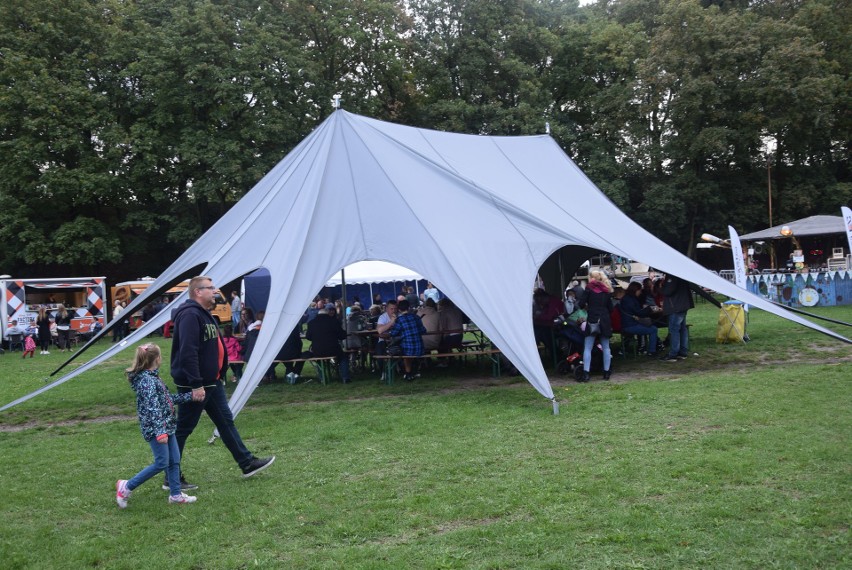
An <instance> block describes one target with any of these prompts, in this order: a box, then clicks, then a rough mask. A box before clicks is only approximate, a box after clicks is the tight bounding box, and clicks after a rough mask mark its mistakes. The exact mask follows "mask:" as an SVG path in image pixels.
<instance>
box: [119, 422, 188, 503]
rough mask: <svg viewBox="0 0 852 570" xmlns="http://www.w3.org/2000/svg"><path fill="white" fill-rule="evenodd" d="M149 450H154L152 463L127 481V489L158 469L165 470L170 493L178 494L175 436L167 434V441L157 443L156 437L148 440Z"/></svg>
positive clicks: (142, 481) (146, 478) (177, 456)
mask: <svg viewBox="0 0 852 570" xmlns="http://www.w3.org/2000/svg"><path fill="white" fill-rule="evenodd" d="M148 443H149V444H150V445H151V451H153V452H154V463H152V464H151V465H149V466H148V467H146V468H145V469H143V470H142V471H140V472H139V473H137V474H136V475H134V476H133V478H132V479H130V481H128V482H127V489H128V490H130V491H132V490H133V489H135V488H136V487H138V486H139V485H141V484H142V483H144V482H145V481H147V480H148V479H150V478H151V477H153V476H154V475H156V474H157V473H159V472H160V471H166V479H168V480H169V492H170V493H171V494H172V495H180V451H178V443H177V438H176V437H175V436H174V435H170V436H169V442H168V443H157V438H153V439H151V441H149V442H148Z"/></svg>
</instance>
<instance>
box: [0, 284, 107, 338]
mask: <svg viewBox="0 0 852 570" xmlns="http://www.w3.org/2000/svg"><path fill="white" fill-rule="evenodd" d="M0 292H2V294H3V300H2V302H0V320H2V326H3V330H4V331H5V330H6V328H7V327H8V326H9V323H10V322H11V321H13V320H16V321H18V326H21V327H24V326H26V325H28V324H29V323H31V322H35V320H36V319H37V318H38V310H39V308H41V307H45V308H46V309H47V310H48V312H49V313H50V315H51V316H54V315H55V314H56V309H57V307H58V306H59V305H64V306H65V309H66V310H67V311H68V312H69V313H71V329H72V330H76V331H83V332H85V331H88V330H89V329H90V327H91V325H92V323H93V322H94V321H96V320H97V321H99V322H100V323H101V325H103V324H105V321H104V310H105V304H106V277H63V278H46V279H18V278H13V277H8V278H5V279H0Z"/></svg>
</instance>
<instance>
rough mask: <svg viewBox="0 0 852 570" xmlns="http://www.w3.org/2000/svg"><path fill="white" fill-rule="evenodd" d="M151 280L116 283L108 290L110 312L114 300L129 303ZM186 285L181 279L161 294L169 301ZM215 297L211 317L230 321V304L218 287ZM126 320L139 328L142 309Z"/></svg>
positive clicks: (184, 289) (182, 290) (221, 320)
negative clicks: (109, 294) (110, 300)
mask: <svg viewBox="0 0 852 570" xmlns="http://www.w3.org/2000/svg"><path fill="white" fill-rule="evenodd" d="M153 282H154V280H153V279H145V278H142V279H139V280H137V281H123V282H121V283H116V284H115V286H114V287H113V288H112V289H111V291H110V293H111V296H110V298H111V299H112V303H111V306H110V312H112V305H114V304H115V302H116V301H124V302H125V303H127V304H130V301H132V300H133V299H135V298H136V297H137V296H139V294H140V293H142V292H143V291H144V290H145V289H147V288H148V287H150V285H151V284H152V283H153ZM187 287H189V280H187V281H181V282H180V283H178V284H177V285H175V286H174V287H172V288H170V289H169V290H168V291H166V292H165V293H164V295H163V296H164V297H166V298H167V299H168V300H169V301H172V300H173V299H174V298H175V297H177V296H178V295H180V294H181V293H183V292H184V291H186V289H187ZM215 299H216V306H215V307H214V308H213V309H212V310H211V311H210V312H211V313H212V314H213V318H214V319H216V321H217V322H219V323H230V322H231V305H230V304H229V303H228V302H227V301H226V300H225V297H224V296H223V295H222V292H221V291H219V290H218V289H216V291H215ZM151 302H152V303H153V302H155V299H151ZM128 320H129V322H130V328H131V329H136V328H139V327H140V326H142V323H143V322H144V321H143V320H142V311H141V310H139V311H137V312H135V313H133V315H131V316H130V318H129V319H128Z"/></svg>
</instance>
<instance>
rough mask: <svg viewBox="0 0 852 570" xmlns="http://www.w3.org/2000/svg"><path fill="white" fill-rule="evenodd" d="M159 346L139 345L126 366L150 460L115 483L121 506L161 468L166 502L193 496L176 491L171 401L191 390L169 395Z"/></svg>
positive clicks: (174, 419)
mask: <svg viewBox="0 0 852 570" xmlns="http://www.w3.org/2000/svg"><path fill="white" fill-rule="evenodd" d="M161 360H162V358H161V356H160V347H159V346H157V345H156V344H153V343H149V344H143V345H142V346H140V347H139V348H137V349H136V355H135V357H134V359H133V365H132V366H131V367H130V368H128V369H127V371H126V372H127V379H128V380H129V381H130V386H131V388H133V391H134V392H136V412H137V413H138V414H139V427H140V428H141V430H142V437H143V438H145V441H147V442H148V444H149V445H150V446H151V451H153V453H154V463H152V464H151V465H149V466H148V467H146V468H144V469H143V470H142V471H140V472H139V473H137V474H136V475H134V476H133V477H132V478H131V479H129V480H125V479H119V480H118V481H116V483H115V501H116V503H118V506H119V507H120V508H122V509H124V508H126V507H127V500H128V499H129V498H130V494H131V493H132V492H133V490H134V489H135V488H136V487H138V486H139V485H141V484H142V483H144V482H145V481H147V480H148V479H150V478H151V477H153V476H154V475H156V474H157V473H160V472H161V471H164V470H165V471H166V474H167V475H166V478H167V479H168V481H169V487H170V489H169V491H170V494H169V503H194V502H195V500H196V498H195V497H191V496H189V495H186V494H184V493H183V492H181V490H180V451H178V444H177V438H175V426H176V424H177V416H176V414H175V407H174V404H175V403H178V404H180V403H183V402H189V401H190V400H191V399H192V393H191V392H187V393H185V394H169V391H168V389H167V388H166V386H165V384H163V381H162V380H161V379H160V376H159V372H158V370H159V368H160V362H161Z"/></svg>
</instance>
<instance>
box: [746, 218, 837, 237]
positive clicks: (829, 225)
mask: <svg viewBox="0 0 852 570" xmlns="http://www.w3.org/2000/svg"><path fill="white" fill-rule="evenodd" d="M784 226H787V227H789V228H790V229H791V230H792V231H793V235H794V236H796V237H802V236H815V235H826V234H842V233H846V225H845V224H844V223H843V218H842V217H841V216H810V217H807V218H802V219H801V220H794V221H792V222H787V223H786V224H779V225H777V226H772V227H771V228H766V229H765V230H760V231H757V232H752V233H750V234H745V235H742V236H740V241H757V240H767V239H789V236H785V235H781V228H783V227H784Z"/></svg>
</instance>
